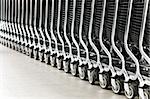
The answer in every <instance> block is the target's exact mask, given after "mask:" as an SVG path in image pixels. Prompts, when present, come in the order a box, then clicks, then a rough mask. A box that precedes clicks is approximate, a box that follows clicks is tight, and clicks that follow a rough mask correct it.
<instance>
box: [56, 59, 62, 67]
mask: <svg viewBox="0 0 150 99" xmlns="http://www.w3.org/2000/svg"><path fill="white" fill-rule="evenodd" d="M62 65H63V59H62V58H61V59H58V58H57V68H58V69H59V70H61V69H62V67H63V66H62Z"/></svg>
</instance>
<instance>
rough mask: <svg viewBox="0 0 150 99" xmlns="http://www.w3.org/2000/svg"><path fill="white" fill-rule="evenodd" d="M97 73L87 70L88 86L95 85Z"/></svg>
mask: <svg viewBox="0 0 150 99" xmlns="http://www.w3.org/2000/svg"><path fill="white" fill-rule="evenodd" d="M97 75H98V72H96V70H95V69H93V70H88V81H89V83H90V84H92V85H93V84H95V81H96V78H97Z"/></svg>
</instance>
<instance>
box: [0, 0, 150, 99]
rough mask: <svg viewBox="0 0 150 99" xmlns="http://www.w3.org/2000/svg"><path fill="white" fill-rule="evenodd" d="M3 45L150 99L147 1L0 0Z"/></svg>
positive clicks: (116, 89) (128, 94) (116, 90)
mask: <svg viewBox="0 0 150 99" xmlns="http://www.w3.org/2000/svg"><path fill="white" fill-rule="evenodd" d="M0 43H1V44H3V45H4V46H7V47H9V48H11V49H13V50H16V51H18V52H21V53H23V54H25V55H28V56H29V57H31V58H34V59H36V60H40V61H41V62H45V63H46V64H48V65H50V66H53V67H57V68H58V69H59V70H64V71H65V72H66V73H71V74H72V75H73V76H79V78H80V79H82V80H88V81H89V83H91V84H95V83H96V82H98V83H99V85H100V87H101V88H103V89H107V88H110V87H111V88H112V91H113V92H114V93H116V94H120V93H124V94H125V96H126V97H127V98H129V99H133V98H134V97H139V98H140V99H150V2H149V0H0Z"/></svg>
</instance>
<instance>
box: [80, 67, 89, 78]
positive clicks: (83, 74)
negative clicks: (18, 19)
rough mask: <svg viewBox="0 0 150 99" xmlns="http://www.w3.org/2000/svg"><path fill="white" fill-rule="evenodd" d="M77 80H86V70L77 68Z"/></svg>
mask: <svg viewBox="0 0 150 99" xmlns="http://www.w3.org/2000/svg"><path fill="white" fill-rule="evenodd" d="M78 71H79V78H80V79H82V80H85V79H86V78H87V68H86V67H85V66H83V67H78Z"/></svg>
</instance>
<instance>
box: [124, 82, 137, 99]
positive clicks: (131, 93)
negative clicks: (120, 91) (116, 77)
mask: <svg viewBox="0 0 150 99" xmlns="http://www.w3.org/2000/svg"><path fill="white" fill-rule="evenodd" d="M136 91H137V90H135V86H133V85H129V93H128V92H127V91H126V90H125V96H126V97H127V98H128V99H133V98H134V97H135V96H136Z"/></svg>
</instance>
